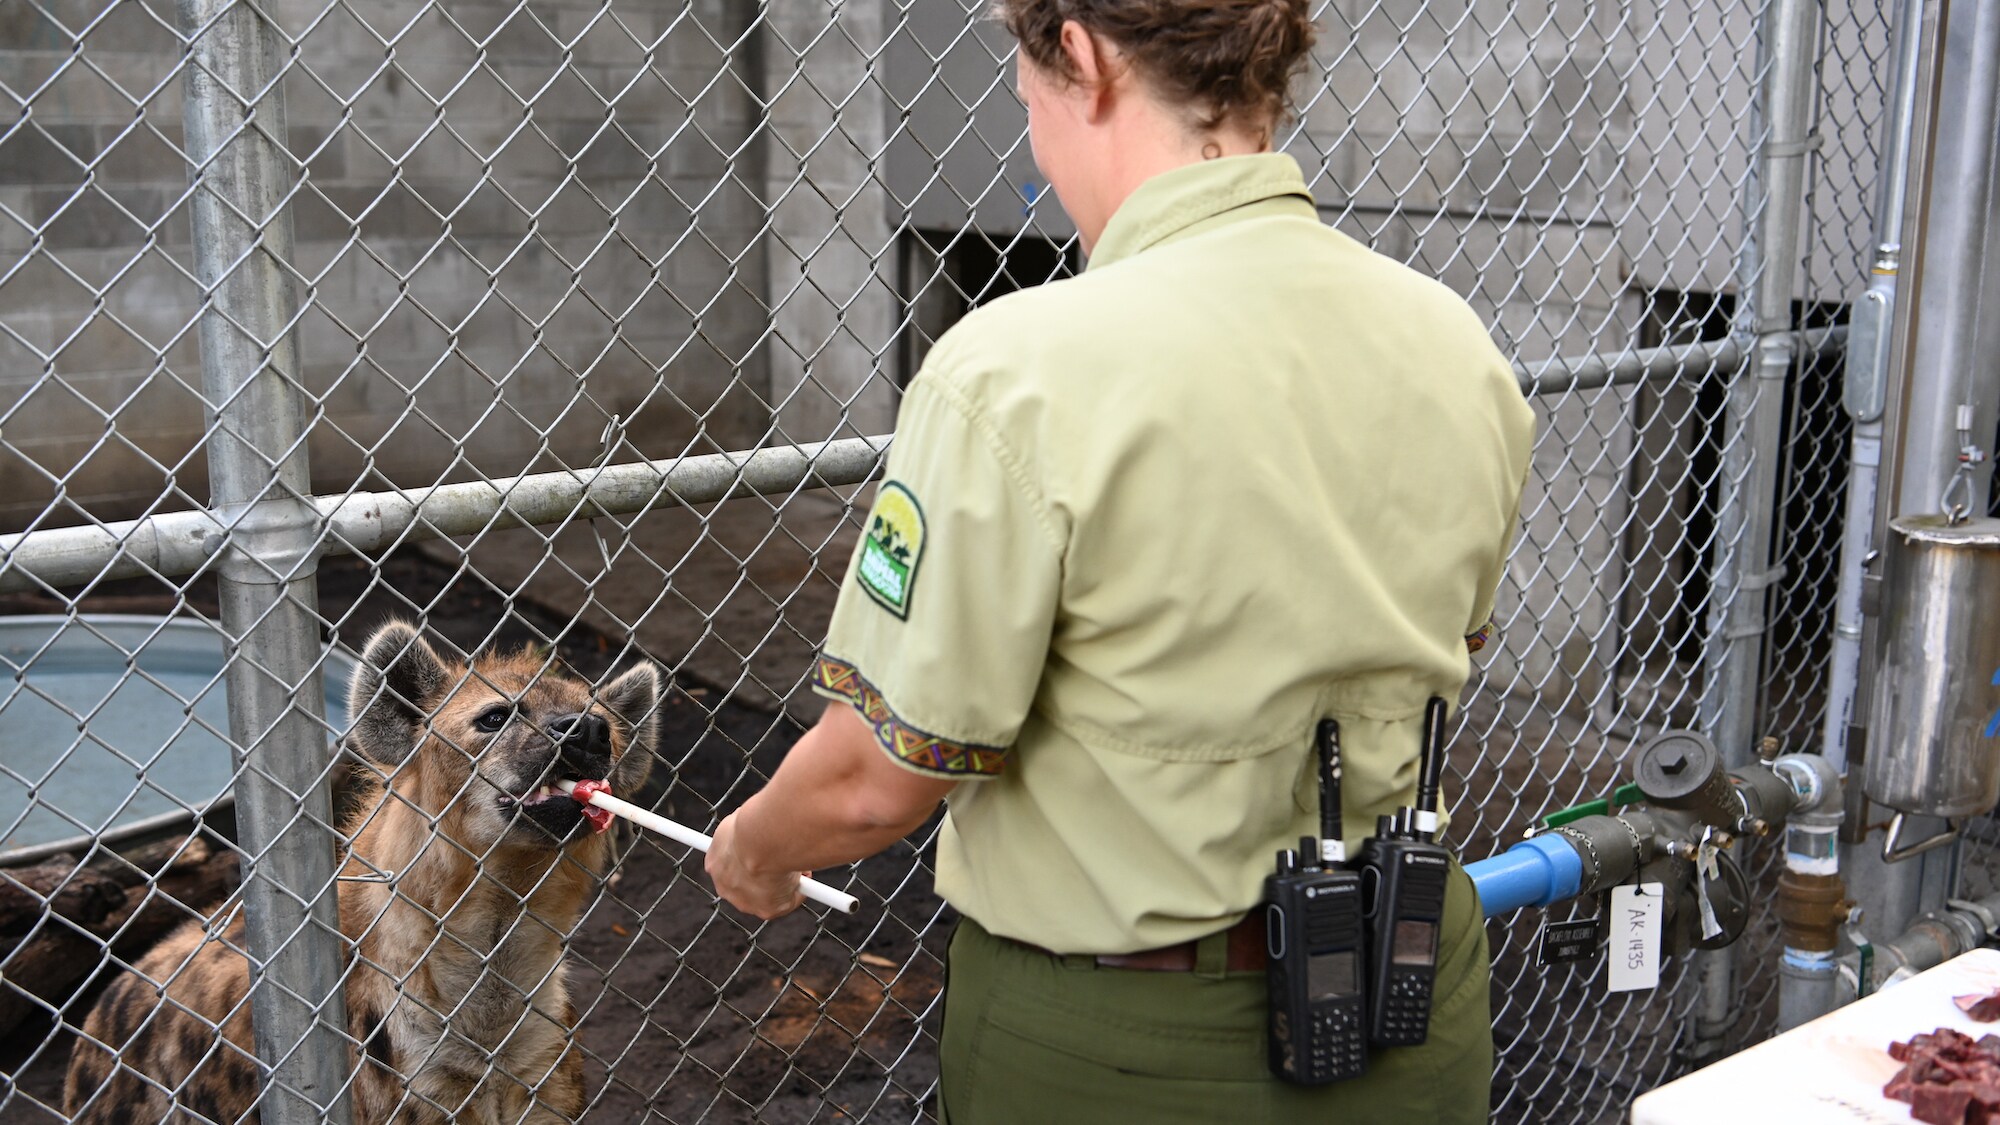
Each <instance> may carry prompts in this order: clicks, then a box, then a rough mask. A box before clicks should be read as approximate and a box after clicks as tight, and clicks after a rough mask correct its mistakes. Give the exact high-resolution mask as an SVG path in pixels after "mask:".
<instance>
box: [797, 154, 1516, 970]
mask: <svg viewBox="0 0 2000 1125" xmlns="http://www.w3.org/2000/svg"><path fill="white" fill-rule="evenodd" d="M1532 430H1533V421H1532V417H1531V415H1530V412H1529V409H1528V406H1527V404H1526V403H1525V402H1524V400H1523V399H1522V395H1521V391H1520V388H1519V386H1518V384H1517V383H1516V381H1515V378H1514V375H1513V372H1512V370H1511V369H1510V367H1509V365H1508V363H1507V362H1506V360H1505V359H1504V358H1503V357H1502V356H1501V355H1500V353H1499V352H1498V350H1497V349H1495V347H1494V346H1493V343H1492V341H1491V339H1490V338H1489V337H1488V335H1487V333H1486V330H1485V328H1484V326H1483V325H1482V324H1481V323H1480V321H1479V319H1478V318H1477V317H1476V316H1475V315H1474V314H1473V312H1472V311H1471V310H1470V309H1468V308H1467V307H1466V305H1465V303H1464V302H1463V301H1461V300H1460V299H1459V298H1458V297H1457V296H1456V295H1454V294H1453V293H1451V292H1450V291H1449V290H1447V289H1446V288H1445V287H1444V286H1442V285H1440V284H1438V283H1437V282H1435V281H1433V280H1431V279H1429V278H1425V277H1422V276H1420V275H1418V274H1416V273H1414V272H1412V271H1411V270H1409V269H1406V268H1405V267H1403V266H1401V265H1399V264H1397V263H1395V262H1392V261H1389V260H1388V259H1386V258H1383V257H1380V256H1378V255H1376V254H1374V253H1372V252H1370V251H1369V250H1367V249H1365V248H1364V247H1362V246H1360V245H1358V244H1356V243H1355V242H1353V241H1352V240H1350V239H1348V238H1346V237H1345V236H1343V235H1341V234H1339V233H1337V232H1335V231H1333V230H1332V229H1330V228H1328V227H1326V226H1324V225H1323V224H1321V223H1320V222H1319V219H1318V216H1317V213H1316V212H1315V210H1314V208H1313V204H1312V200H1311V197H1310V196H1309V195H1308V193H1307V191H1306V187H1305V184H1304V181H1303V180H1302V179H1301V177H1300V174H1299V169H1298V166H1297V165H1296V164H1295V163H1294V162H1293V161H1292V159H1291V158H1290V157H1288V156H1283V155H1263V156H1252V157H1240V158H1233V159H1224V160H1216V161H1210V162H1205V163H1202V164H1197V165H1193V166H1190V167H1186V168H1180V169H1176V170H1174V171H1171V172H1168V173H1165V174H1163V175H1160V176H1158V177H1155V178H1154V179H1152V180H1149V181H1147V182H1146V183H1145V184H1143V185H1142V186H1141V187H1140V188H1139V189H1138V190H1137V191H1136V192H1134V193H1133V194H1132V196H1131V197H1130V198H1129V199H1128V200H1127V201H1126V202H1125V204H1124V205H1123V206H1122V207H1121V208H1120V209H1119V210H1118V212H1117V214H1116V215H1115V216H1113V218H1112V220H1111V222H1110V223H1109V224H1108V225H1107V226H1106V228H1105V230H1104V234H1103V238H1102V239H1101V240H1100V241H1099V243H1098V245H1097V248H1096V253H1095V255H1094V256H1093V257H1092V258H1091V261H1090V266H1089V268H1088V269H1087V270H1086V271H1085V272H1084V274H1083V275H1082V276H1080V277H1076V278H1073V279H1070V280H1065V281H1059V282H1055V283H1052V284H1049V285H1043V286H1040V287H1038V288H1035V289H1030V290H1027V291H1024V292H1021V293H1018V294H1014V295H1011V296H1008V297H1005V298H1003V299H1001V300H998V301H995V302H993V303H992V304H990V305H988V306H986V307H984V308H982V309H979V310H978V311H976V312H974V313H972V314H971V315H970V316H967V317H966V318H965V319H964V320H963V321H962V322H960V323H959V324H958V325H957V326H956V327H954V328H953V329H952V330H951V331H950V332H948V333H946V334H945V336H944V337H943V338H942V339H940V340H939V341H938V343H937V345H936V346H935V347H934V348H933V349H932V350H931V352H930V354H929V356H928V358H927V359H926V361H925V364H924V367H923V370H922V372H921V373H920V374H919V375H918V376H917V378H916V379H915V380H914V381H913V382H912V383H911V385H910V387H909V390H908V393H907V394H906V396H905V397H904V400H903V404H902V409H901V414H900V417H899V420H898V424H897V432H896V440H895V444H894V446H893V448H892V450H891V452H890V455H889V463H888V466H887V472H886V474H885V478H884V482H883V484H882V485H881V487H880V489H879V490H878V493H877V497H876V501H875V505H874V508H873V510H872V511H871V512H870V514H869V517H868V523H867V526H866V528H865V534H864V535H863V538H862V541H861V544H860V546H859V548H858V549H857V551H856V553H855V556H854V559H853V562H852V564H851V566H850V568H849V573H848V575H847V578H846V580H845V585H844V586H843V588H842V591H841V597H840V602H839V605H838V607H837V608H836V610H835V612H834V617H833V623H832V626H831V628H830V631H829V633H828V637H827V642H826V647H825V649H824V651H823V652H822V654H821V656H820V657H819V659H818V660H817V661H816V664H815V667H814V671H813V683H814V686H815V688H816V689H817V690H818V691H819V692H820V693H821V694H824V695H827V696H829V697H832V698H835V699H841V700H845V701H847V702H848V703H850V704H852V705H853V706H854V707H855V708H856V709H857V710H858V711H859V712H860V713H861V714H862V715H863V716H864V717H865V718H866V720H867V721H868V722H869V723H870V724H871V725H872V726H873V728H874V730H875V733H876V735H877V736H878V739H879V740H880V742H881V745H882V747H883V749H884V750H885V751H886V752H887V753H888V754H890V755H891V756H892V757H894V759H895V760H896V761H897V762H899V763H901V764H902V765H904V766H906V767H908V768H910V769H915V770H919V771H921V772H924V773H927V774H936V775H942V776H946V777H956V778H963V779H965V780H966V781H969V782H976V784H967V785H961V786H959V787H958V789H957V790H955V791H954V792H953V794H952V796H951V798H950V801H949V812H948V814H947V818H946V822H945V825H944V829H943V833H942V836H941V838H940V840H939V843H938V860H937V889H938V892H939V894H941V895H942V896H943V897H944V898H945V899H947V900H948V901H950V902H951V903H952V905H954V906H955V907H957V908H958V909H959V910H960V911H962V912H964V913H965V914H967V915H969V916H971V917H973V918H975V919H977V920H978V921H979V923H980V924H981V925H983V926H985V927H986V928H987V929H988V930H990V931H992V932H993V933H996V934H1000V935H1003V936H1006V937H1011V938H1016V939H1018V940H1022V941H1027V942H1032V943H1034V944H1036V945H1041V946H1044V947H1047V948H1050V949H1054V950H1057V951H1060V952H1065V953H1105V952H1126V951H1131V950H1137V949H1146V948H1152V947H1156V946H1162V945H1168V944H1172V943H1175V942H1179V941H1185V940H1188V939H1190V938H1194V937H1198V936H1200V935H1202V934H1205V933H1209V932H1212V931H1214V930H1217V929H1219V928H1222V927H1225V926H1228V925H1230V924H1232V923H1234V922H1235V921H1237V920H1238V919H1240V918H1241V917H1242V916H1243V914H1244V913H1245V912H1246V911H1248V910H1249V909H1250V908H1251V907H1252V906H1253V905H1255V904H1256V902H1257V901H1258V899H1259V897H1260V895H1261V893H1262V886H1263V881H1264V877H1265V876H1266V875H1267V874H1268V873H1269V872H1270V870H1271V866H1272V857H1273V854H1274V853H1275V852H1276V850H1277V849H1279V848H1281V847H1285V846H1287V845H1293V846H1296V842H1297V839H1298V837H1299V836H1301V835H1306V834H1314V829H1315V826H1316V823H1317V819H1318V795H1317V788H1316V781H1315V773H1314V756H1313V753H1312V733H1313V729H1314V727H1315V725H1316V723H1317V721H1318V720H1319V719H1321V718H1323V717H1332V718H1336V719H1338V720H1340V722H1341V726H1342V735H1343V739H1342V741H1343V748H1344V755H1345V796H1344V800H1343V802H1342V803H1343V806H1344V811H1345V816H1346V821H1345V823H1346V826H1347V832H1348V836H1349V839H1348V846H1349V848H1350V849H1353V848H1356V847H1358V846H1359V843H1360V840H1361V838H1362V837H1364V836H1366V835H1368V834H1369V833H1371V832H1372V831H1373V829H1374V825H1375V818H1376V816H1377V815H1378V814H1383V813H1387V812H1389V811H1390V810H1391V809H1393V808H1394V807H1395V806H1397V805H1399V804H1406V803H1408V802H1409V801H1410V800H1411V798H1412V794H1413V792H1414V789H1415V784H1416V759H1417V752H1418V736H1419V732H1420V729H1421V726H1422V713H1423V708H1424V704H1425V702H1426V700H1428V699H1429V698H1430V697H1431V696H1433V695H1441V696H1444V697H1445V698H1447V699H1456V698H1457V696H1458V693H1459V692H1460V690H1461V689H1462V688H1463V686H1464V684H1465V681H1466V677H1467V674H1468V672H1469V662H1468V656H1467V648H1468V637H1471V636H1477V635H1479V634H1480V632H1481V630H1482V629H1483V628H1484V627H1485V625H1486V624H1487V622H1488V619H1489V615H1490V613H1491V611H1492V599H1493V594H1494V589H1495V587H1496V585H1497V584H1498V582H1499V580H1500V577H1501V574H1502V571H1503V568H1504V566H1505V561H1506V557H1507V553H1508V547H1509V545H1510V542H1511V540H1512V537H1513V532H1514V526H1515V522H1516V520H1517V513H1518V509H1519V504H1520V494H1521V485H1522V481H1523V478H1524V476H1525V474H1526V471H1527V467H1528V455H1529V445H1530V439H1531V436H1532Z"/></svg>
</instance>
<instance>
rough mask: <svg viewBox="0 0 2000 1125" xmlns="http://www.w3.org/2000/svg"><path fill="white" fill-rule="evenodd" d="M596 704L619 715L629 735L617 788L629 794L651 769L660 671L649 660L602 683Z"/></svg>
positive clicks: (656, 741)
mask: <svg viewBox="0 0 2000 1125" xmlns="http://www.w3.org/2000/svg"><path fill="white" fill-rule="evenodd" d="M597 698H598V701H599V702H601V703H603V704H604V706H605V707H607V708H609V709H610V710H611V713H612V714H614V715H616V716H618V720H619V723H620V725H622V726H623V727H624V728H625V729H626V730H627V731H630V732H631V736H630V738H629V739H628V740H627V741H626V743H625V752H624V754H623V755H622V756H620V757H619V759H618V770H617V774H618V776H617V779H616V783H615V784H616V788H618V789H619V790H622V791H623V792H626V793H631V792H633V791H635V790H637V789H638V788H639V786H641V785H643V784H644V783H645V781H646V775H647V774H648V773H651V772H652V769H653V754H654V752H655V751H656V750H657V749H658V746H659V741H660V670H659V668H657V667H655V666H654V664H653V663H652V662H651V661H647V662H645V663H643V664H640V665H638V666H637V667H635V668H633V669H632V670H631V671H629V672H626V673H625V674H624V675H622V676H620V677H618V678H617V679H615V680H613V681H611V682H610V683H608V684H603V685H601V686H599V687H598V689H597Z"/></svg>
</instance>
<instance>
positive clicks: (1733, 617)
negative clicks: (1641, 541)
mask: <svg viewBox="0 0 2000 1125" xmlns="http://www.w3.org/2000/svg"><path fill="white" fill-rule="evenodd" d="M1818 20H1819V7H1818V5H1817V4H1816V3H1814V2H1813V0H1770V3H1768V4H1767V5H1766V6H1765V7H1764V9H1763V10H1762V11H1761V12H1760V13H1759V15H1758V26H1757V42H1758V47H1759V51H1758V88H1757V95H1756V100H1755V103H1754V108H1753V117H1752V130H1753V136H1756V137H1757V139H1758V141H1759V144H1758V147H1757V149H1756V152H1755V156H1754V158H1753V159H1752V160H1751V165H1750V171H1749V175H1748V176H1747V177H1746V179H1745V197H1744V203H1745V206H1744V216H1745V223H1746V225H1745V229H1744V234H1743V249H1742V251H1741V254H1740V255H1739V260H1738V265H1737V276H1738V279H1739V284H1740V286H1741V292H1742V294H1743V296H1742V304H1741V305H1740V306H1739V308H1738V313H1737V323H1738V328H1739V332H1740V333H1742V334H1744V335H1747V336H1749V337H1750V338H1751V339H1752V340H1753V341H1754V344H1753V348H1752V350H1751V352H1750V355H1749V363H1748V364H1747V365H1746V366H1745V367H1744V368H1741V369H1739V370H1738V371H1737V372H1736V374H1735V377H1734V378H1733V379H1732V380H1731V382H1730V386H1729V397H1728V402H1727V406H1726V409H1725V414H1724V418H1723V436H1722V471H1721V480H1720V481H1719V482H1718V487H1719V490H1720V498H1719V500H1718V506H1717V536H1716V544H1715V582H1714V587H1713V594H1712V596H1711V599H1710V602H1709V610H1708V644H1707V645H1706V647H1705V648H1704V651H1703V659H1704V661H1705V663H1706V668H1705V670H1704V671H1705V674H1704V676H1703V684H1702V695H1701V709H1700V715H1701V723H1702V726H1703V728H1704V729H1705V730H1706V731H1707V732H1708V733H1709V735H1710V736H1711V737H1713V738H1714V739H1715V743H1716V746H1717V747H1718V748H1719V749H1720V750H1721V751H1722V754H1723V760H1724V761H1725V762H1726V763H1727V765H1728V766H1729V767H1730V768H1732V769H1734V768H1738V767H1741V766H1743V765H1746V764H1748V763H1749V762H1750V761H1752V760H1753V759H1754V758H1755V756H1756V754H1755V750H1754V746H1755V743H1756V738H1757V721H1758V713H1759V709H1760V704H1761V702H1762V673H1763V664H1764V647H1765V640H1766V632H1767V631H1768V629H1769V620H1768V618H1767V616H1766V612H1765V610H1766V605H1767V603H1768V601H1769V592H1770V588H1771V585H1772V584H1773V583H1774V582H1775V581H1776V580H1777V578H1778V574H1777V573H1776V571H1775V569H1774V565H1773V562H1772V546H1773V544H1772V530H1773V525H1774V520H1775V518H1776V507H1777V503H1778V489H1777V481H1778V462H1779V459H1780V456H1781V450H1780V443H1781V439H1782V436H1783V435H1782V429H1783V422H1784V403H1785V381H1786V380H1787V379H1788V378H1789V377H1790V375H1791V371H1792V364H1793V359H1794V357H1795V354H1796V350H1797V349H1796V344H1795V339H1794V337H1793V335H1792V332H1791V327H1792V291H1793V286H1794V282H1795V277H1796V274H1797V270H1798V264H1799V223H1800V217H1801V210H1802V208H1803V207H1804V204H1805V172H1806V157H1807V155H1808V153H1809V151H1810V148H1811V136H1810V129H1811V124H1812V122H1811V118H1812V110H1813V103H1812V77H1813V62H1814V60H1813V51H1814V47H1815V44H1816V42H1817V38H1818V32H1817V24H1818ZM1734 956H1735V951H1734V950H1728V949H1724V950H1718V951H1715V952H1710V953H1704V954H1701V955H1700V956H1699V958H1698V961H1697V976H1698V979H1699V980H1700V982H1701V984H1700V990H1701V991H1700V999H1699V1001H1698V1002H1697V1004H1696V1007H1695V1011H1694V1015H1693V1027H1692V1028H1691V1035H1690V1036H1689V1041H1688V1046H1689V1053H1690V1054H1691V1055H1692V1056H1693V1057H1695V1058H1696V1059H1700V1058H1703V1057H1705V1056H1707V1055H1709V1054H1712V1053H1714V1052H1715V1051H1716V1050H1717V1049H1718V1048H1719V1047H1720V1045H1721V1042H1722V1038H1723V1036H1724V1035H1725V1034H1726V1033H1727V1031H1728V1029H1729V1027H1730V1025H1731V1024H1732V1023H1733V1022H1734V1019H1735V1009H1736V1004H1737V996H1736V990H1735V987H1734V978H1735V973H1734V972H1733V960H1732V959H1733V957H1734Z"/></svg>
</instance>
